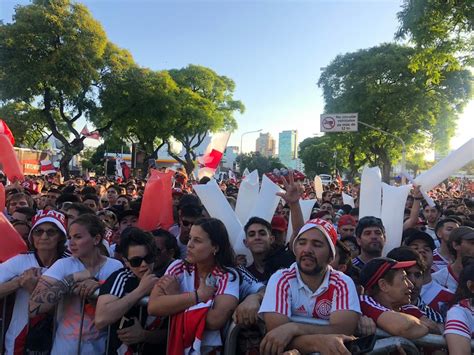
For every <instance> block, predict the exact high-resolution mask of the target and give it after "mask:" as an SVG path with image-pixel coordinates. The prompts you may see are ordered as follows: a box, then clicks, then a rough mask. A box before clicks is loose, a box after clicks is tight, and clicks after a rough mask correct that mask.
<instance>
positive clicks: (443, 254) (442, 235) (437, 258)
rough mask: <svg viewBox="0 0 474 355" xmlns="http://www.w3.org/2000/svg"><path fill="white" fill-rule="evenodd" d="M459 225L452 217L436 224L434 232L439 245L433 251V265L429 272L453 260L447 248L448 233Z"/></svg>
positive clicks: (443, 266) (439, 268)
mask: <svg viewBox="0 0 474 355" xmlns="http://www.w3.org/2000/svg"><path fill="white" fill-rule="evenodd" d="M458 227H459V222H458V221H457V220H455V219H454V218H449V217H448V218H445V219H442V220H441V221H439V222H438V223H437V224H436V228H435V232H436V236H437V238H438V241H439V246H438V247H437V248H436V249H435V250H434V251H433V266H432V267H431V272H436V271H439V270H441V269H444V268H445V267H448V265H449V264H450V263H451V262H453V261H454V260H453V256H452V255H451V252H450V251H449V248H448V243H449V235H450V234H451V232H452V231H453V229H456V228H458Z"/></svg>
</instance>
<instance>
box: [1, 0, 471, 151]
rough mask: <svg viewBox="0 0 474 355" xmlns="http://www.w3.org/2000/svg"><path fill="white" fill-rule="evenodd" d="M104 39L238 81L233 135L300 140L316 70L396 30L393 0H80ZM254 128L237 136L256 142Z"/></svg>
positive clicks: (315, 99) (467, 130)
mask: <svg viewBox="0 0 474 355" xmlns="http://www.w3.org/2000/svg"><path fill="white" fill-rule="evenodd" d="M81 2H83V3H85V4H86V5H87V6H88V8H89V9H90V11H91V12H92V15H93V16H94V17H95V18H96V19H97V20H99V21H100V22H101V23H102V25H103V27H104V29H105V31H106V32H107V35H108V37H109V39H110V40H111V41H112V42H114V43H115V44H117V45H118V46H120V47H123V48H126V49H128V50H129V51H130V52H131V53H132V55H133V56H134V58H135V61H136V62H137V63H138V64H139V65H141V66H144V67H149V68H152V69H155V70H160V69H171V68H181V67H184V66H186V65H188V64H191V63H192V64H199V65H204V66H207V67H210V68H212V69H213V70H215V71H216V72H217V73H218V74H221V75H226V76H228V77H230V78H232V79H233V80H234V81H235V83H236V91H235V98H236V99H239V100H241V101H242V102H243V103H244V104H245V106H246V111H245V113H244V114H243V115H239V114H238V115H236V118H237V122H238V125H239V128H238V130H237V131H236V132H234V133H233V135H232V136H231V139H230V142H229V144H230V145H237V146H240V140H241V134H242V133H244V132H247V131H252V130H258V129H263V132H270V133H271V134H272V135H273V136H274V137H275V138H276V139H277V140H278V132H280V131H282V130H288V129H297V130H298V135H299V137H298V139H299V141H301V140H303V139H304V138H307V137H309V136H312V135H313V134H315V133H318V132H319V114H321V113H323V109H324V102H323V99H322V92H321V90H320V89H319V88H318V87H317V85H316V83H317V81H318V78H319V75H320V70H321V68H322V67H324V66H326V65H328V64H329V62H330V61H331V60H332V59H333V58H334V57H335V56H336V55H338V54H344V53H346V52H351V51H356V50H358V49H361V48H368V47H372V46H376V45H378V44H380V43H384V42H389V41H392V40H393V37H394V33H395V31H396V29H397V27H398V22H397V18H396V13H397V12H398V11H399V9H400V3H401V1H399V0H398V1H396V0H372V1H361V0H358V1H356V0H345V1H343V0H327V1H320V0H306V1H290V0H271V1H270V0H268V1H250V0H238V1H228V0H213V1H198V0H193V1H191V0H172V1H161V0H147V1H143V0H142V1H140V0H127V1H124V0H88V1H85V0H84V1H81ZM18 3H21V4H27V3H28V1H10V0H2V1H1V2H0V18H1V19H3V20H5V21H11V15H12V14H13V9H14V5H15V4H18ZM473 115H474V102H472V101H471V104H470V105H469V107H468V108H467V109H466V111H465V113H464V115H463V117H462V118H461V119H460V121H459V125H458V134H457V136H456V138H455V139H454V140H453V141H452V146H453V148H456V147H458V146H459V145H461V144H462V143H464V142H465V141H466V140H468V139H469V138H470V137H471V136H472V131H473V130H474V123H473V122H474V120H473V119H472V116H473ZM257 136H258V133H254V134H249V135H246V136H245V137H244V145H243V150H244V151H250V150H254V149H255V139H256V138H257Z"/></svg>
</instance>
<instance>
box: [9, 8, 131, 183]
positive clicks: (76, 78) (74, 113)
mask: <svg viewBox="0 0 474 355" xmlns="http://www.w3.org/2000/svg"><path fill="white" fill-rule="evenodd" d="M132 62H133V60H132V58H131V56H130V54H129V53H128V52H127V51H124V50H121V49H119V48H117V47H116V46H115V45H113V44H112V43H110V42H108V41H107V37H106V34H105V32H104V30H103V29H102V27H101V25H100V24H99V23H98V22H97V21H96V20H94V19H93V18H92V16H91V14H90V13H89V11H88V10H87V8H86V7H85V6H84V5H81V4H78V3H72V2H70V1H69V0H34V1H33V3H32V4H31V5H28V6H17V7H16V9H15V16H14V22H13V23H9V24H1V25H0V99H1V100H3V101H6V102H12V101H16V102H22V103H24V104H28V105H31V106H33V107H35V108H36V109H38V110H40V112H41V113H42V115H41V121H42V122H43V123H45V124H46V125H47V127H48V130H49V131H50V132H51V134H52V135H53V136H54V137H56V138H57V139H58V140H59V141H60V142H61V143H62V145H63V149H62V158H61V161H60V168H61V171H62V173H63V175H64V176H65V177H66V178H67V177H68V175H69V167H68V164H69V162H70V160H71V159H72V157H73V156H74V155H75V154H78V153H80V152H81V151H82V150H83V149H84V139H85V137H84V136H81V134H80V133H79V132H78V130H77V129H76V128H75V127H74V124H75V123H76V122H77V120H78V119H79V118H81V117H85V118H86V119H87V120H90V121H92V122H100V123H101V125H100V126H98V129H97V130H98V131H99V132H100V133H103V132H105V131H107V130H108V129H110V128H111V127H112V125H113V124H114V123H115V122H116V121H117V120H118V119H120V117H110V116H104V115H103V114H101V111H100V109H101V107H100V103H99V101H98V97H99V95H100V93H101V92H102V91H103V90H105V89H106V86H107V84H108V83H110V82H111V81H113V80H117V79H118V78H119V77H120V72H121V71H122V70H123V69H124V68H125V67H127V66H129V65H130V64H131V63H132ZM62 125H65V126H66V127H67V133H66V132H63V131H62V130H61V126H62ZM71 137H72V138H71Z"/></svg>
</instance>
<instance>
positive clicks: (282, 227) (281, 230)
mask: <svg viewBox="0 0 474 355" xmlns="http://www.w3.org/2000/svg"><path fill="white" fill-rule="evenodd" d="M271 225H272V235H273V237H274V239H273V245H275V246H276V247H284V246H285V243H286V232H287V230H288V222H287V220H286V219H285V217H283V216H281V215H275V216H273V218H272V223H271Z"/></svg>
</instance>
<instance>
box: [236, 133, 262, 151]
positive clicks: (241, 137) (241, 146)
mask: <svg viewBox="0 0 474 355" xmlns="http://www.w3.org/2000/svg"><path fill="white" fill-rule="evenodd" d="M258 132H262V129H258V130H256V131H248V132H244V133H242V135H241V136H240V154H243V153H244V152H243V150H242V148H243V145H242V143H243V140H244V136H245V135H246V134H250V133H258Z"/></svg>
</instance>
